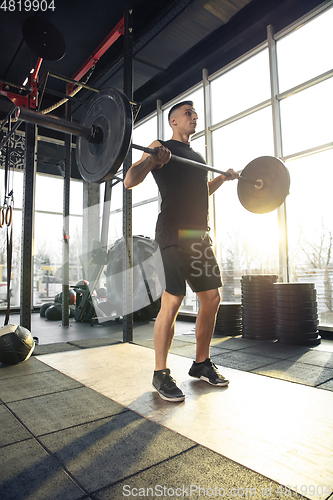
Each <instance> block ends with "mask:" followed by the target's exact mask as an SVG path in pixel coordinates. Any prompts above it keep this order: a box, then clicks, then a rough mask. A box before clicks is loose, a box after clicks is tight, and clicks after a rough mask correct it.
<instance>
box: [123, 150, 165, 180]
mask: <svg viewBox="0 0 333 500" xmlns="http://www.w3.org/2000/svg"><path fill="white" fill-rule="evenodd" d="M149 148H151V149H155V148H157V154H152V155H150V154H148V153H143V155H142V157H141V160H139V161H137V162H136V163H133V165H132V166H131V167H130V168H129V169H128V171H127V173H126V177H125V179H124V186H125V188H126V189H132V188H133V187H134V186H137V185H138V184H141V182H142V181H143V180H144V179H145V178H146V177H147V175H148V174H149V172H151V171H152V170H154V168H161V167H163V165H164V164H165V163H168V161H169V160H170V158H171V152H170V151H169V150H168V149H167V148H166V147H164V146H162V144H161V143H160V142H159V141H154V142H152V143H151V145H150V146H149Z"/></svg>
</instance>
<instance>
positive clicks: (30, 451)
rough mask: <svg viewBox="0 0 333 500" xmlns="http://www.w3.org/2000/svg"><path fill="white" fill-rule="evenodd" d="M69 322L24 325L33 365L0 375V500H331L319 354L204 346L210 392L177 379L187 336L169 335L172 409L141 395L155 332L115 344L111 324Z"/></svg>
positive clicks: (188, 331) (181, 376)
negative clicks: (178, 399) (215, 370)
mask: <svg viewBox="0 0 333 500" xmlns="http://www.w3.org/2000/svg"><path fill="white" fill-rule="evenodd" d="M70 321H71V322H70V326H69V327H67V328H63V327H62V326H61V325H60V324H59V322H50V321H47V320H46V319H45V318H40V316H39V314H38V313H35V314H33V315H32V327H31V330H32V334H33V336H35V337H38V338H39V345H37V346H36V348H35V350H34V353H33V356H32V357H31V358H30V359H29V360H27V361H26V362H24V363H21V364H19V365H16V366H10V367H5V366H3V365H0V379H1V385H0V387H1V388H0V402H1V404H0V421H1V426H0V456H1V458H0V464H1V465H0V498H1V499H2V500H11V499H13V500H18V499H22V500H23V499H24V500H28V499H29V500H30V499H31V500H39V499H40V500H54V499H59V500H66V499H68V500H74V499H96V500H97V499H98V500H99V499H101V500H102V499H103V500H104V499H117V500H118V499H122V498H138V497H140V498H163V499H169V498H195V499H196V498H204V497H210V498H246V499H248V498H251V499H252V500H257V499H264V498H265V499H268V498H270V499H279V500H281V499H290V498H299V499H301V498H309V499H316V500H321V499H328V498H333V495H332V491H333V457H332V450H333V392H332V391H333V341H332V340H328V339H322V342H321V344H320V345H319V346H318V347H315V348H305V347H300V346H289V345H288V346H287V345H282V344H279V343H278V342H267V341H266V342H265V341H257V340H248V339H243V338H242V337H217V336H214V337H213V340H212V348H211V357H212V359H213V361H214V362H215V363H216V365H217V366H218V367H219V369H220V371H221V373H222V374H223V375H224V376H226V377H227V378H228V379H230V385H229V387H228V388H216V387H213V386H210V385H209V384H207V383H205V382H201V381H199V380H196V379H192V378H191V377H189V376H188V370H189V368H190V366H191V363H192V360H193V357H194V354H195V336H194V323H191V322H188V321H177V322H176V334H175V339H174V342H173V345H172V348H171V354H170V358H169V366H170V368H171V373H172V375H173V377H174V378H175V379H176V380H177V383H178V385H179V386H180V387H181V388H182V390H183V392H184V393H185V394H186V399H185V402H183V403H176V404H175V403H168V402H166V401H163V400H162V399H161V398H160V397H159V396H158V394H157V393H156V391H154V390H153V388H152V386H151V379H152V370H153V361H154V351H153V327H154V322H147V323H134V335H133V337H134V340H133V342H131V343H123V342H122V335H123V334H122V328H123V327H122V322H121V321H120V322H118V323H116V322H112V323H109V324H102V325H95V326H93V327H92V326H90V324H88V323H87V324H82V323H75V321H74V320H70ZM18 322H19V316H18V315H17V316H16V315H12V316H11V318H10V323H14V324H17V323H18Z"/></svg>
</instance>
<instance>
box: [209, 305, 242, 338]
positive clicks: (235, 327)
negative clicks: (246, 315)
mask: <svg viewBox="0 0 333 500" xmlns="http://www.w3.org/2000/svg"><path fill="white" fill-rule="evenodd" d="M214 334H215V335H226V336H230V337H235V336H237V335H242V304H241V303H236V302H221V304H220V307H219V310H218V313H217V316H216V324H215V331H214Z"/></svg>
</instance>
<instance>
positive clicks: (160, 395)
mask: <svg viewBox="0 0 333 500" xmlns="http://www.w3.org/2000/svg"><path fill="white" fill-rule="evenodd" d="M153 387H154V389H155V390H156V391H157V393H158V395H159V397H160V398H161V399H163V400H164V401H170V403H181V402H182V401H184V399H185V395H183V396H179V398H169V397H168V396H164V394H162V393H161V392H160V391H159V390H158V389H157V388H156V387H155V386H154V385H153Z"/></svg>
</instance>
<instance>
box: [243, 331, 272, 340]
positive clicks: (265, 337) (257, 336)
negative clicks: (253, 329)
mask: <svg viewBox="0 0 333 500" xmlns="http://www.w3.org/2000/svg"><path fill="white" fill-rule="evenodd" d="M242 338H243V339H248V340H276V339H277V337H276V335H271V336H269V335H268V336H264V335H256V334H255V333H254V334H252V335H250V334H244V333H243V335H242Z"/></svg>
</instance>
